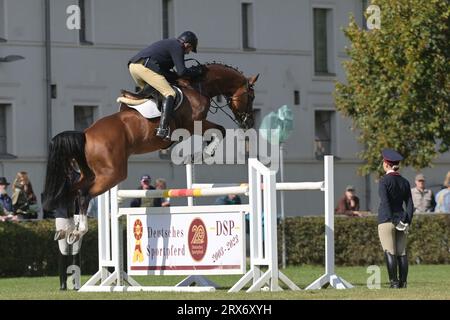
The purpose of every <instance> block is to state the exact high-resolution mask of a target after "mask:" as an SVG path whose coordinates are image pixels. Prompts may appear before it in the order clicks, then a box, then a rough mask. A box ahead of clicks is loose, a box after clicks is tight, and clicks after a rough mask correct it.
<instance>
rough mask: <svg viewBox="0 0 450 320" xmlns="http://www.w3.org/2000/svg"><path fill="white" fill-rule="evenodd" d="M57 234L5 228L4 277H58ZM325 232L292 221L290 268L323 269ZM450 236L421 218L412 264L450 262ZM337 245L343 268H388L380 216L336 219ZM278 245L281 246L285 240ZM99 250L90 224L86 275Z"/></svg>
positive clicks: (44, 228)
mask: <svg viewBox="0 0 450 320" xmlns="http://www.w3.org/2000/svg"><path fill="white" fill-rule="evenodd" d="M54 231H55V227H54V221H53V220H43V221H37V222H36V221H34V222H21V223H17V222H4V223H0V277H6V276H8V277H12V276H45V275H56V274H57V254H58V246H57V243H56V242H55V241H54V240H53V236H54ZM324 231H325V227H324V219H323V217H292V218H287V219H286V244H287V245H286V248H287V263H288V264H290V265H299V264H323V263H324V254H325V250H324ZM279 235H280V233H279ZM449 236H450V215H438V214H432V215H431V214H430V215H418V216H416V217H415V218H414V221H413V226H412V228H411V231H410V234H409V236H408V237H409V238H408V254H409V259H410V261H411V263H422V264H447V263H450V249H449V248H450V242H449ZM335 240H336V243H335V248H336V264H337V265H346V266H351V265H365V266H367V265H370V264H380V263H383V253H382V250H381V246H380V243H379V240H378V234H377V222H376V218H375V217H366V218H347V217H336V220H335ZM278 243H279V245H280V246H281V241H279V242H278ZM97 250H98V245H97V224H96V220H89V232H88V233H87V234H86V235H85V236H84V238H83V245H82V250H81V260H82V272H83V274H94V273H95V272H96V271H97V268H98V251H97ZM279 256H280V258H281V255H279Z"/></svg>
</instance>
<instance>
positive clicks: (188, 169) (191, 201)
mask: <svg viewBox="0 0 450 320" xmlns="http://www.w3.org/2000/svg"><path fill="white" fill-rule="evenodd" d="M193 175H194V166H193V165H192V163H190V162H189V163H187V164H186V188H187V189H192V183H193ZM193 205H194V198H193V197H188V206H189V207H192V206H193Z"/></svg>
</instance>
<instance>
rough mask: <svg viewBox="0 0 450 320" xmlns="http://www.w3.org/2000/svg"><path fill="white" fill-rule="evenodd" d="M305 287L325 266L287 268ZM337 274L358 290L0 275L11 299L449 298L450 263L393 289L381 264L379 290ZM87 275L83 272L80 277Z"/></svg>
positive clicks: (413, 271) (225, 279)
mask: <svg viewBox="0 0 450 320" xmlns="http://www.w3.org/2000/svg"><path fill="white" fill-rule="evenodd" d="M284 271H285V272H284V273H285V274H286V275H287V276H288V277H290V279H292V280H293V281H294V282H295V283H296V284H298V285H300V287H301V288H305V287H306V286H307V285H308V284H310V283H311V282H312V281H314V280H315V279H316V278H317V277H319V276H320V275H321V274H322V273H323V268H322V267H319V266H317V267H312V266H304V267H289V268H287V269H286V270H284ZM336 272H337V274H338V275H339V276H341V277H343V278H344V279H345V280H347V281H349V282H351V283H352V284H353V285H354V286H355V288H354V289H351V290H335V289H332V288H327V289H322V290H311V291H310V290H308V291H296V292H293V291H283V292H274V293H272V292H258V293H245V292H240V293H233V294H231V293H227V292H226V291H227V288H229V287H231V286H232V285H233V284H234V283H235V282H236V281H237V280H238V279H239V276H211V277H209V278H210V279H211V280H213V281H215V282H216V283H217V284H219V285H220V286H222V287H223V288H222V289H219V290H217V291H216V292H213V293H211V292H209V293H150V292H135V293H79V292H75V291H66V292H60V291H59V290H58V285H59V280H58V278H57V277H39V278H3V279H0V300H8V299H19V300H22V299H50V300H56V299H69V300H74V299H82V300H85V299H89V300H97V299H120V300H124V299H139V300H141V299H158V300H178V299H183V300H188V299H208V300H214V299H222V300H245V299H252V300H261V299H271V300H272V299H273V300H275V299H346V300H347V299H364V300H365V299H368V300H379V299H408V300H414V299H446V300H450V265H419V266H417V265H414V266H410V276H409V279H408V288H407V289H406V290H393V289H389V288H387V274H386V271H385V267H384V266H382V275H381V281H382V287H381V289H372V290H370V289H368V288H367V287H366V281H367V277H368V276H369V274H367V273H366V268H364V267H342V268H337V270H336ZM88 278H89V277H88V276H83V278H82V281H83V282H84V281H86V280H87V279H88ZM183 278H184V277H179V276H171V277H167V276H166V277H162V276H160V277H158V276H151V277H135V279H136V280H138V281H139V282H140V283H141V284H142V285H160V286H161V285H174V284H176V283H177V282H178V281H180V280H182V279H183Z"/></svg>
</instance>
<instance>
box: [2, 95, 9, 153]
mask: <svg viewBox="0 0 450 320" xmlns="http://www.w3.org/2000/svg"><path fill="white" fill-rule="evenodd" d="M10 108H11V105H9V104H0V155H5V154H8V147H9V146H8V132H11V131H10V128H11V123H10V119H11V117H10V116H9V113H10Z"/></svg>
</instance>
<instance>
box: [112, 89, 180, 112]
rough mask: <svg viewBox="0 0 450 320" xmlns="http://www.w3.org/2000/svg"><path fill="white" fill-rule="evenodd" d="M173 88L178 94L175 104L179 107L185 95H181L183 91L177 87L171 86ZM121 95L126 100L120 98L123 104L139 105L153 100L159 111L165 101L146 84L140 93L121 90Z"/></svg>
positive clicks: (156, 91)
mask: <svg viewBox="0 0 450 320" xmlns="http://www.w3.org/2000/svg"><path fill="white" fill-rule="evenodd" d="M171 87H172V88H173V89H174V90H175V93H176V96H175V103H174V104H175V105H176V106H177V105H178V104H179V103H180V102H181V99H182V97H183V95H182V93H181V90H180V89H179V88H178V87H177V86H174V85H171ZM120 93H121V95H122V97H123V98H125V99H121V98H122V97H119V99H120V100H121V102H124V103H126V104H128V105H139V104H142V103H144V102H146V101H148V100H153V101H154V102H155V103H156V105H157V106H158V109H159V110H161V104H162V102H163V99H164V97H163V95H162V94H161V93H160V92H159V91H158V90H156V89H155V88H153V87H152V86H151V85H149V84H145V86H144V88H142V89H141V90H140V91H138V92H131V91H128V90H125V89H121V90H120Z"/></svg>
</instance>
